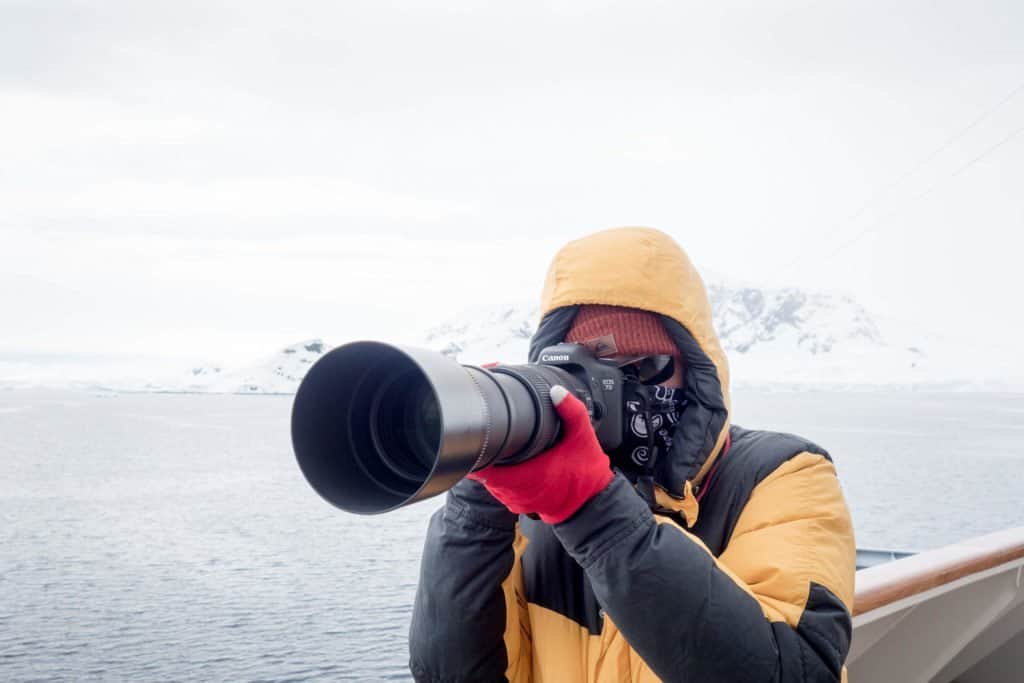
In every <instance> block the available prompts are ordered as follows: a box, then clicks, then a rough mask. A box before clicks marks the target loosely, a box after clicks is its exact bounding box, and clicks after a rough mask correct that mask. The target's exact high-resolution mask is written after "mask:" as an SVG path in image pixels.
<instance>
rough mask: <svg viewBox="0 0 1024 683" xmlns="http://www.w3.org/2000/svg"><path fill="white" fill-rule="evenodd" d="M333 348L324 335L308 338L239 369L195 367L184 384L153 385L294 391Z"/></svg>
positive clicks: (198, 389) (241, 391)
mask: <svg viewBox="0 0 1024 683" xmlns="http://www.w3.org/2000/svg"><path fill="white" fill-rule="evenodd" d="M331 348H332V347H331V346H329V345H327V344H325V343H324V342H323V340H321V339H308V340H306V341H301V342H298V343H297V344H292V345H290V346H286V347H284V348H283V349H281V350H280V351H278V352H277V353H275V354H273V355H272V356H270V357H268V358H266V359H265V360H263V361H261V362H259V363H256V364H255V365H252V366H249V367H245V368H240V369H236V370H225V369H224V368H222V367H220V366H204V367H197V368H192V371H191V374H190V376H189V377H188V379H186V380H185V381H184V382H181V383H180V385H171V386H167V387H151V388H152V389H162V390H166V391H173V390H177V391H195V392H210V393H222V394H293V393H295V390H296V389H298V386H299V382H301V381H302V378H303V377H305V376H306V372H308V371H309V368H310V367H311V366H312V365H313V363H315V362H316V361H317V360H318V359H319V358H320V357H321V356H322V355H324V354H325V353H327V352H328V351H330V350H331Z"/></svg>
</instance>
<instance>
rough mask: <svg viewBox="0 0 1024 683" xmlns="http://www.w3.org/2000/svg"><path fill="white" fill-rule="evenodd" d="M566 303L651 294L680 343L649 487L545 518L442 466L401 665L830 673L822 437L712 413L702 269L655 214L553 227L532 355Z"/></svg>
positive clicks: (620, 301) (578, 678)
mask: <svg viewBox="0 0 1024 683" xmlns="http://www.w3.org/2000/svg"><path fill="white" fill-rule="evenodd" d="M583 304H605V305H615V306H627V307H632V308H640V309H644V310H648V311H652V312H654V313H658V314H660V315H661V319H662V323H663V324H664V325H665V328H666V330H667V331H668V333H669V335H670V336H671V337H672V338H673V340H674V341H675V343H676V345H677V346H678V347H679V349H680V352H681V353H682V355H683V357H684V358H685V361H686V376H685V379H684V387H683V391H684V397H685V399H686V402H685V404H684V408H683V412H682V415H681V417H680V421H679V423H678V424H677V425H676V428H675V433H674V439H673V447H672V449H671V450H670V451H669V457H668V458H666V459H665V462H659V463H658V468H657V470H656V471H655V482H656V497H657V505H656V507H655V509H654V510H652V509H651V508H650V507H649V506H648V505H647V503H645V502H644V500H643V499H642V498H641V497H640V495H639V494H637V493H636V492H635V491H634V490H633V488H632V486H631V485H630V484H629V482H628V480H626V479H625V478H624V477H623V476H622V475H617V476H616V477H615V479H614V480H613V481H612V483H611V484H610V485H609V486H608V488H606V489H605V490H603V491H601V492H600V493H599V494H598V495H597V496H595V497H594V498H592V499H591V500H590V501H588V502H587V503H586V504H585V505H584V506H583V507H582V508H581V509H580V510H579V511H578V512H577V513H576V514H575V515H573V516H572V517H571V518H570V519H568V520H566V521H565V522H563V523H561V524H557V525H554V526H548V525H546V524H544V523H543V522H540V521H537V520H534V519H531V518H529V517H526V516H523V517H521V518H520V517H518V516H516V515H513V514H512V513H510V512H508V511H507V510H506V509H505V508H504V507H503V506H501V505H500V504H499V503H497V501H495V500H494V499H493V498H491V497H490V495H489V494H488V493H487V492H486V490H485V489H484V488H483V487H482V486H480V485H479V484H477V483H476V482H473V481H471V480H464V481H462V482H460V483H459V485H457V486H456V487H455V488H453V489H452V490H451V491H450V492H449V494H448V499H447V501H446V504H445V506H444V508H442V509H441V510H439V511H438V512H437V513H436V514H435V516H434V517H433V518H432V519H431V523H430V527H429V530H428V534H427V540H426V544H425V547H424V553H423V559H422V564H421V577H420V583H419V587H418V590H417V594H416V603H415V607H414V611H413V620H412V625H411V628H410V641H409V642H410V655H411V656H410V669H411V670H412V673H413V675H414V677H415V678H416V680H418V681H433V682H438V683H440V682H442V681H444V682H449V681H510V682H512V683H520V682H532V683H542V682H552V683H574V682H584V681H586V682H594V683H597V682H612V681H616V682H617V681H635V682H637V683H646V682H648V681H659V680H666V681H687V682H693V681H729V682H732V681H838V680H841V679H842V678H844V672H843V662H844V661H845V659H846V654H847V652H848V650H849V645H850V632H851V620H850V610H851V607H852V602H853V577H854V572H855V555H856V550H855V545H854V540H853V529H852V525H851V522H850V515H849V511H848V509H847V507H846V503H845V501H844V499H843V495H842V491H841V489H840V487H839V483H838V480H837V479H836V476H835V469H834V467H833V465H832V461H831V459H830V457H829V455H828V453H826V452H825V451H824V450H823V449H821V448H820V447H818V446H816V445H815V444H813V443H811V442H809V441H807V440H805V439H802V438H800V437H797V436H794V435H790V434H779V433H774V432H764V431H751V430H746V429H742V428H740V427H738V426H735V425H730V420H729V369H728V364H727V361H726V358H725V354H724V353H723V351H722V349H721V346H720V344H719V342H718V338H717V336H716V334H715V331H714V329H713V326H712V319H711V307H710V305H709V303H708V298H707V294H706V291H705V288H704V284H703V282H702V281H701V279H700V276H699V275H698V274H697V272H696V270H695V269H694V268H693V266H692V264H691V263H690V261H689V259H688V258H687V256H686V254H685V253H684V252H683V251H682V250H681V249H680V248H679V246H678V245H676V243H675V242H674V241H673V240H672V239H671V238H670V237H668V236H667V235H665V234H664V233H661V232H659V231H657V230H652V229H649V228H618V229H614V230H606V231H603V232H599V233H596V234H594V235H591V236H589V237H586V238H584V239H581V240H577V241H575V242H571V243H570V244H568V245H567V246H566V247H564V248H563V249H562V250H561V251H560V252H559V253H558V254H557V256H556V257H555V260H554V262H553V263H552V265H551V268H550V269H549V271H548V276H547V280H546V282H545V285H544V292H543V306H542V313H541V322H540V324H539V326H538V330H537V333H536V334H535V336H534V338H533V340H532V342H531V350H530V355H531V360H533V361H535V360H536V359H537V357H538V356H539V354H540V351H541V350H542V349H543V348H545V347H547V346H550V345H552V344H555V343H558V342H560V341H562V339H563V338H564V336H565V334H566V332H567V331H568V330H569V328H570V326H571V324H572V320H573V317H574V316H575V314H576V311H577V310H578V306H580V305H583ZM705 489H706V490H705ZM698 498H699V499H700V502H699V503H698Z"/></svg>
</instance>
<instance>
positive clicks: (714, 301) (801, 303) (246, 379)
mask: <svg viewBox="0 0 1024 683" xmlns="http://www.w3.org/2000/svg"><path fill="white" fill-rule="evenodd" d="M708 293H709V298H710V301H711V305H712V310H713V315H714V323H715V328H716V329H717V331H718V333H719V337H720V340H721V343H722V346H723V348H724V349H725V351H726V353H727V355H728V357H729V364H730V367H731V370H732V372H731V375H732V384H733V386H736V387H756V388H772V389H776V388H782V389H814V388H831V389H872V388H900V389H936V390H938V389H943V390H948V389H955V390H993V391H1024V368H1022V367H1021V364H1020V362H1019V361H1018V360H1017V355H1016V354H1014V353H1012V352H1010V351H1007V350H997V349H994V348H990V347H988V346H984V345H982V344H979V343H977V342H964V341H962V340H954V339H952V338H949V337H943V336H941V335H939V334H937V333H935V332H932V331H928V330H923V329H921V328H919V327H917V326H915V325H914V324H912V323H907V322H904V321H899V320H893V319H889V318H885V317H883V316H875V315H872V314H871V313H869V312H868V311H867V310H865V308H864V307H863V306H861V305H860V304H859V303H858V302H857V301H856V300H855V299H854V298H853V297H851V296H849V295H846V294H842V293H832V292H821V291H809V290H804V289H795V288H761V287H755V286H752V285H747V284H738V283H735V282H732V281H724V280H723V279H721V278H720V279H717V280H716V281H714V282H712V283H711V284H709V286H708ZM538 317H539V307H538V306H537V304H536V303H533V302H522V303H518V304H516V303H512V304H502V305H495V306H489V307H484V308H476V309H471V310H468V311H466V312H464V313H463V314H461V315H459V316H458V317H456V318H455V319H452V320H449V321H447V322H444V323H442V324H440V325H437V326H436V327H434V328H432V329H430V330H428V331H427V332H426V333H425V334H424V335H423V336H422V337H421V339H422V341H421V342H420V343H419V344H416V345H418V346H421V347H423V348H428V349H433V350H436V351H438V352H440V353H442V354H444V355H446V356H449V357H451V358H452V359H453V360H457V361H458V362H461V363H467V364H482V363H486V362H491V361H500V362H505V363H525V362H526V359H527V350H528V348H529V341H530V337H531V336H533V333H534V331H535V330H536V324H537V321H538ZM385 341H386V340H385ZM330 348H331V347H330V346H329V345H328V344H326V343H324V342H323V341H322V340H320V339H309V340H306V341H302V342H298V343H296V344H292V345H290V346H287V347H285V348H283V349H281V350H280V351H278V352H277V353H275V354H273V355H272V356H270V357H268V358H267V359H265V360H264V361H262V362H260V363H257V364H254V365H252V366H249V367H244V368H240V369H233V370H228V369H225V368H224V367H223V366H217V365H211V366H204V367H196V368H193V369H192V370H191V372H190V373H189V374H188V375H187V376H186V377H184V378H182V379H180V380H175V381H170V382H163V383H153V382H151V381H150V382H146V383H140V382H131V383H127V384H126V383H125V382H116V383H112V382H109V381H108V382H106V383H104V384H103V386H106V387H108V388H111V389H115V390H135V391H184V392H216V393H250V394H251V393H255V394H278V393H285V394H288V393H294V392H295V391H296V389H297V388H298V385H299V383H300V382H301V381H302V378H303V377H304V376H305V374H306V372H307V371H308V370H309V368H310V367H311V366H312V364H313V363H315V362H316V361H317V360H318V359H319V358H320V357H321V356H323V355H324V354H325V353H326V352H327V351H329V350H330ZM1014 363H1016V365H1014Z"/></svg>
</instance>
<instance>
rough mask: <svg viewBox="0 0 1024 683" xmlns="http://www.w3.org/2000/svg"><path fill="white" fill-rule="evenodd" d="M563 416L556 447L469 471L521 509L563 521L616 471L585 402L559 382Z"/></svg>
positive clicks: (554, 396)
mask: <svg viewBox="0 0 1024 683" xmlns="http://www.w3.org/2000/svg"><path fill="white" fill-rule="evenodd" d="M550 395H551V403H552V404H553V405H554V406H555V410H556V411H557V413H558V417H559V418H560V419H561V421H562V438H561V439H560V440H559V441H558V443H556V444H555V445H554V447H552V448H550V449H548V450H546V451H544V452H543V453H541V454H540V455H538V456H536V457H534V458H531V459H529V460H526V461H525V462H522V463H519V464H517V465H491V466H490V467H487V468H485V469H483V470H480V471H479V472H474V473H472V474H470V475H469V477H470V478H471V479H475V480H477V481H479V482H480V483H482V484H483V485H484V486H486V487H487V490H488V491H490V492H491V495H492V496H494V497H495V498H497V499H498V500H499V501H501V503H502V504H504V505H505V507H507V508H508V509H509V510H510V511H512V512H515V513H517V514H527V513H537V515H538V516H540V518H541V520H543V521H544V522H546V523H548V524H558V523H560V522H564V521H565V520H566V519H568V518H569V517H571V516H572V515H573V514H574V513H575V512H576V511H577V510H579V509H580V508H581V507H582V506H583V504H584V503H586V502H587V501H588V500H590V499H591V498H593V497H594V496H595V495H596V494H597V493H598V492H599V491H601V490H602V489H603V488H605V487H606V486H608V484H609V483H610V482H611V480H612V478H613V475H612V471H611V468H610V466H609V462H608V456H607V455H605V454H604V451H603V450H602V449H601V444H600V443H599V442H598V440H597V435H596V434H595V433H594V429H593V427H591V424H590V415H589V413H588V412H587V407H586V406H585V405H584V404H583V402H582V401H580V400H579V399H578V398H576V397H575V396H573V395H572V394H570V393H569V391H568V390H567V389H566V388H565V387H563V386H561V385H555V386H553V387H551V391H550Z"/></svg>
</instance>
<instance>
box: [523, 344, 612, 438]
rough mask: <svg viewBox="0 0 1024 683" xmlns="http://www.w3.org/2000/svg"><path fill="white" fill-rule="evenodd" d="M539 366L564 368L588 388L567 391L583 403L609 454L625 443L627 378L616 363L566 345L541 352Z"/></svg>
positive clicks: (583, 347)
mask: <svg viewBox="0 0 1024 683" xmlns="http://www.w3.org/2000/svg"><path fill="white" fill-rule="evenodd" d="M537 363H538V364H539V365H550V366H553V367H557V368H561V369H562V370H564V371H566V372H568V373H569V374H570V375H572V376H573V377H574V378H575V379H576V380H577V382H579V383H580V384H582V385H583V386H584V387H586V390H585V391H581V390H579V388H578V387H566V388H567V389H570V390H571V391H572V393H573V394H574V395H575V396H576V397H577V398H579V399H580V400H581V401H583V404H584V405H586V406H587V412H588V413H590V422H591V424H592V425H593V426H594V432H595V433H596V434H597V440H598V441H599V442H600V443H601V447H602V448H603V449H604V450H605V451H611V450H614V449H616V448H618V447H619V445H620V444H621V443H622V430H623V423H624V421H625V417H624V415H625V393H624V391H623V383H624V380H625V375H624V373H623V372H622V370H620V369H619V368H618V367H617V366H616V365H615V364H614V363H611V362H609V361H606V360H601V359H600V358H598V357H596V356H595V355H594V354H593V353H591V351H590V349H588V348H587V347H586V346H584V345H583V344H571V343H562V344H555V345H554V346H549V347H547V348H545V349H544V350H543V351H541V352H540V357H539V358H538V360H537Z"/></svg>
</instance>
